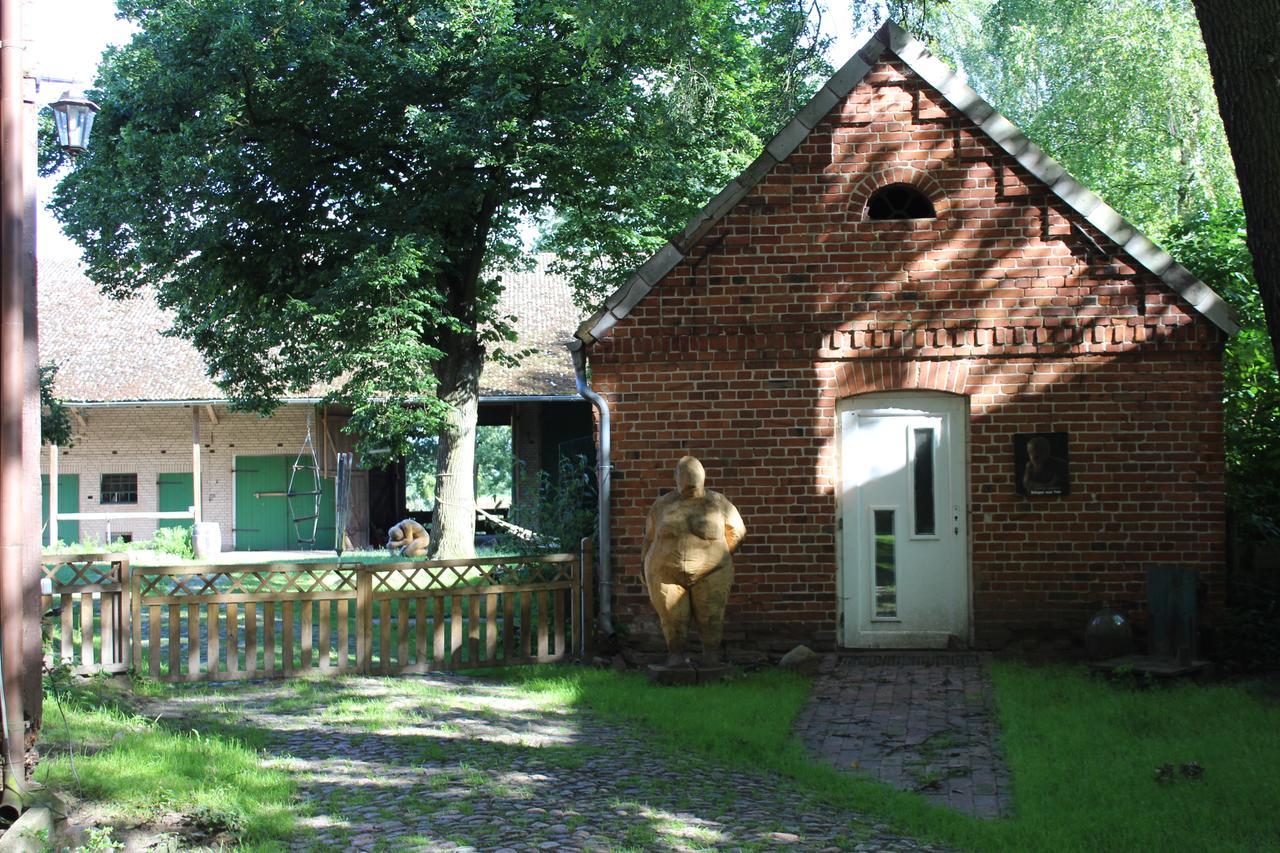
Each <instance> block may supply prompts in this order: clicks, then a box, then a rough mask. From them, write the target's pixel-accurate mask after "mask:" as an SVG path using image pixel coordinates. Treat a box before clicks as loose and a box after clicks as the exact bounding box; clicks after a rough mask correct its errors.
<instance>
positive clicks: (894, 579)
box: [872, 509, 898, 618]
mask: <svg viewBox="0 0 1280 853" xmlns="http://www.w3.org/2000/svg"><path fill="white" fill-rule="evenodd" d="M872 515H873V517H874V527H875V573H876V596H875V598H876V609H875V616H876V617H877V618H885V617H890V618H892V617H894V616H897V615H898V556H897V542H896V541H895V539H894V534H893V515H894V511H893V510H891V509H877V510H872Z"/></svg>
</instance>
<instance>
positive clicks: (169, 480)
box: [156, 472, 195, 528]
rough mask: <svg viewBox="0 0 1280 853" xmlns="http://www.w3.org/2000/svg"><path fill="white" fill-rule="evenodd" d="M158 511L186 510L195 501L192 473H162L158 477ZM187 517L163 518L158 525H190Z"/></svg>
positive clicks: (158, 526)
mask: <svg viewBox="0 0 1280 853" xmlns="http://www.w3.org/2000/svg"><path fill="white" fill-rule="evenodd" d="M156 494H157V496H158V497H157V498H156V512H186V511H187V510H189V509H191V505H192V504H194V503H195V489H194V487H193V486H192V480H191V473H190V472H187V473H185V474H160V475H159V476H158V477H157V478H156ZM190 526H191V520H190V519H187V518H162V519H160V520H159V521H158V522H156V527H157V528H160V527H190Z"/></svg>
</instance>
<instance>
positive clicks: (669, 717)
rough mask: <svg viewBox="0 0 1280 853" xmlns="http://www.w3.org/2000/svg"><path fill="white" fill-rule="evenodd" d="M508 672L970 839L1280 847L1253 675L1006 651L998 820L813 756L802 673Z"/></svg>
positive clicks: (912, 824)
mask: <svg viewBox="0 0 1280 853" xmlns="http://www.w3.org/2000/svg"><path fill="white" fill-rule="evenodd" d="M504 675H505V677H507V678H511V679H515V680H518V681H521V682H522V683H524V684H525V686H526V687H527V688H528V689H530V690H540V691H549V692H552V693H556V694H558V695H560V697H561V698H562V700H563V701H566V702H569V703H581V704H583V705H585V706H587V707H590V708H592V709H593V710H595V711H596V712H598V713H601V714H605V715H607V716H610V717H615V718H618V719H622V720H627V721H630V722H633V723H635V724H637V725H642V726H645V727H648V728H650V729H652V730H654V731H655V732H656V733H658V734H659V735H660V736H661V738H662V743H664V744H665V746H666V747H667V748H669V749H670V750H672V752H673V754H678V753H679V752H681V751H683V750H689V749H694V750H698V751H700V752H705V753H708V754H711V755H714V756H715V757H716V758H717V759H719V760H720V761H723V762H725V763H726V764H728V765H730V766H736V767H746V768H767V769H770V770H774V771H777V772H779V773H782V774H784V775H787V776H790V777H792V778H794V779H796V780H797V781H798V782H799V783H800V784H802V785H804V786H805V787H807V788H809V789H811V790H814V791H819V792H823V794H824V796H826V797H827V798H828V799H829V800H830V801H831V802H832V803H833V804H834V805H837V806H838V807H844V808H848V809H852V810H856V811H861V812H866V813H870V814H872V815H875V816H876V817H877V818H879V819H881V820H884V821H886V822H888V823H889V824H890V825H892V826H894V827H895V828H896V829H898V830H901V831H903V832H906V833H909V834H915V835H920V836H924V837H929V838H932V839H934V840H936V841H938V842H941V843H944V844H949V845H954V846H958V847H961V848H965V849H972V850H983V851H985V850H1019V851H1024V850H1045V851H1073V850H1080V851H1098V850H1112V851H1114V850H1134V851H1147V850H1161V851H1172V850H1187V851H1200V850H1214V851H1228V850H1239V851H1256V850H1280V821H1277V820H1276V809H1277V807H1280V773H1277V772H1276V770H1275V768H1276V767H1277V766H1280V704H1277V703H1276V702H1274V701H1271V700H1266V699H1263V698H1261V697H1260V696H1259V695H1258V694H1257V693H1255V692H1254V691H1253V690H1251V689H1250V688H1249V687H1247V686H1229V685H1210V686H1199V685H1176V686H1170V687H1153V688H1150V689H1138V688H1136V687H1135V686H1133V685H1130V684H1127V683H1125V684H1113V683H1110V682H1107V681H1105V680H1102V679H1100V678H1096V677H1092V676H1090V675H1089V674H1088V673H1087V672H1086V671H1085V670H1084V669H1083V668H1080V667H1067V666H1053V667H1029V666H1024V665H1020V664H1016V663H1009V662H997V663H996V664H994V665H993V671H992V678H993V681H994V682H995V686H996V697H997V704H998V712H999V716H1000V722H1001V726H1002V729H1003V743H1004V748H1005V752H1006V758H1007V760H1008V762H1009V766H1010V770H1011V772H1012V776H1013V796H1014V806H1015V810H1016V815H1015V816H1014V817H1013V818H1009V819H1004V820H993V821H984V820H978V819H974V818H969V817H966V816H963V815H960V814H957V813H954V812H951V811H949V810H945V809H942V808H940V807H936V806H933V805H931V804H929V803H927V802H926V801H925V800H924V799H923V798H921V797H918V796H915V795H913V794H909V793H905V792H899V791H894V790H891V789H889V788H888V787H886V786H884V785H881V784H878V783H874V782H870V781H866V780H862V779H859V778H857V777H855V776H852V775H849V774H844V773H839V772H837V771H835V770H833V769H831V768H828V767H826V766H824V765H820V764H817V763H815V762H814V761H812V760H811V759H809V758H808V756H807V755H806V754H805V753H804V751H803V749H802V748H801V747H800V745H799V744H798V743H797V742H796V741H794V740H792V739H791V738H790V735H789V733H790V725H791V720H792V719H793V718H794V716H795V714H796V713H797V712H798V711H799V709H800V707H801V705H802V704H803V702H804V697H805V694H806V690H807V684H806V683H805V682H804V681H803V680H801V679H798V678H794V677H788V676H786V675H784V674H781V673H773V672H766V673H761V674H759V675H755V676H751V677H750V678H746V679H743V680H740V681H736V682H730V683H727V684H724V685H717V686H712V687H682V688H665V689H661V690H655V689H652V688H650V687H649V686H648V685H647V684H646V683H645V682H644V680H643V679H642V678H641V677H639V676H634V675H618V674H617V673H613V672H606V671H600V670H582V669H565V670H563V671H560V672H556V671H548V670H545V669H543V670H539V669H533V668H530V669H521V670H514V671H510V672H508V673H505V674H504ZM690 709H697V710H696V713H693V712H691V710H690ZM1193 763H1194V764H1195V765H1198V766H1199V767H1200V768H1202V769H1203V775H1202V776H1200V777H1199V778H1193V777H1194V774H1195V768H1194V767H1191V766H1190V765H1192V764H1193ZM1166 765H1168V766H1169V767H1168V768H1166V770H1165V771H1164V773H1161V772H1160V770H1161V768H1164V767H1165V766H1166ZM1183 765H1189V766H1188V772H1189V773H1191V774H1192V776H1188V775H1185V774H1184V771H1183ZM1170 770H1171V772H1170ZM1162 777H1167V778H1162Z"/></svg>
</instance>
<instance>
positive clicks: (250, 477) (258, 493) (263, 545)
mask: <svg viewBox="0 0 1280 853" xmlns="http://www.w3.org/2000/svg"><path fill="white" fill-rule="evenodd" d="M289 464H290V463H289V460H287V459H286V458H285V457H283V456H237V457H236V460H235V474H236V518H235V541H236V550H237V551H283V550H285V549H286V548H288V547H289V544H288V543H289V539H290V538H291V537H290V536H289V529H288V528H289V508H288V506H287V505H286V503H285V499H284V490H285V487H286V486H288V484H289V477H288V467H289ZM266 493H269V494H266Z"/></svg>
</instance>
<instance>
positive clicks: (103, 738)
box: [36, 682, 296, 847]
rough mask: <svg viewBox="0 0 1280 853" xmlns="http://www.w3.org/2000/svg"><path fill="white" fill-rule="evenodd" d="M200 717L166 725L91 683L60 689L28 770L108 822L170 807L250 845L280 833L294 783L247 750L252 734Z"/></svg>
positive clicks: (142, 818) (133, 820) (290, 825)
mask: <svg viewBox="0 0 1280 853" xmlns="http://www.w3.org/2000/svg"><path fill="white" fill-rule="evenodd" d="M63 712H65V722H64V719H63ZM209 723H210V724H209V725H207V726H206V725H200V726H192V725H190V723H188V724H185V725H184V726H182V727H173V728H171V727H169V726H166V725H164V724H162V723H160V722H158V721H156V720H150V719H147V718H145V717H140V716H138V715H136V714H134V713H132V712H131V711H130V710H129V709H128V707H127V706H126V705H125V704H124V703H122V702H121V701H118V700H117V699H115V698H113V696H112V695H111V693H110V691H108V690H106V689H104V687H103V686H101V685H97V684H94V683H93V682H89V683H88V684H87V685H84V686H79V687H76V688H74V689H72V690H71V692H70V693H67V692H66V691H64V692H63V694H62V711H61V712H60V711H59V709H58V707H57V704H56V702H55V698H54V696H53V695H51V694H50V695H47V696H46V698H45V718H44V728H43V731H42V732H41V745H42V751H43V752H44V754H45V757H44V758H43V760H42V761H41V762H40V765H39V767H38V768H37V771H36V778H37V779H38V780H39V781H40V782H42V783H44V784H46V785H48V786H50V787H51V788H54V789H55V790H62V791H68V792H70V793H72V794H73V795H74V796H75V797H76V798H78V799H80V800H83V801H87V802H89V803H93V804H96V805H97V806H98V807H99V808H100V809H101V810H102V813H103V815H104V821H106V822H109V823H118V824H121V825H133V824H139V823H145V822H149V821H154V820H156V819H158V818H160V817H163V816H164V815H167V814H170V813H179V814H182V815H185V816H188V818H189V819H190V820H192V821H193V822H195V823H198V824H199V825H202V826H205V827H212V828H213V829H215V830H217V829H220V830H225V831H228V832H230V833H231V834H232V835H233V836H234V837H235V838H237V839H238V840H239V841H240V842H241V843H243V844H245V845H249V846H257V845H265V846H268V847H270V846H272V845H273V844H274V843H276V842H279V841H281V840H283V839H285V838H288V837H289V836H290V835H291V833H292V832H293V830H294V811H295V808H296V806H295V803H294V802H293V796H294V792H295V785H294V783H293V781H292V780H291V779H290V778H289V777H288V775H287V774H285V773H283V772H281V771H279V770H275V769H272V768H270V767H267V766H265V765H264V764H263V762H262V761H261V759H260V757H259V755H258V753H257V752H256V751H255V750H254V749H253V748H252V746H251V745H250V743H249V742H250V741H255V740H259V739H260V737H261V734H260V733H256V732H251V731H249V732H244V733H241V732H238V731H237V730H236V729H235V727H234V726H229V725H226V724H225V723H219V722H218V721H217V720H215V719H211V720H210V721H209ZM240 734H245V735H247V737H244V738H242V737H240V736H239V735H240ZM68 737H70V741H71V743H72V744H73V745H74V748H75V759H74V770H73V768H72V762H71V760H70V759H69V756H68V754H67V750H66V745H67V742H68Z"/></svg>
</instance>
